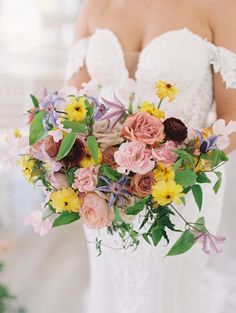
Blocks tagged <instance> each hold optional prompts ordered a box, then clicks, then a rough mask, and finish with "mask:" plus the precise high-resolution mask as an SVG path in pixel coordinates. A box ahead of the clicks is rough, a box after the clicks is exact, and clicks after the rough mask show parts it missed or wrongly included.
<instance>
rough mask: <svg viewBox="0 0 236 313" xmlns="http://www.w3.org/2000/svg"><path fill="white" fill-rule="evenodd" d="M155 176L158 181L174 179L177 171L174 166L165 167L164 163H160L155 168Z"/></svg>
mask: <svg viewBox="0 0 236 313" xmlns="http://www.w3.org/2000/svg"><path fill="white" fill-rule="evenodd" d="M153 174H154V178H155V180H156V181H157V182H159V181H162V180H164V181H169V180H173V179H174V177H175V172H174V170H173V168H172V166H169V167H165V166H164V165H163V164H161V163H159V164H158V165H157V167H156V168H155V169H154V170H153Z"/></svg>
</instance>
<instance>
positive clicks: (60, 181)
mask: <svg viewBox="0 0 236 313" xmlns="http://www.w3.org/2000/svg"><path fill="white" fill-rule="evenodd" d="M49 179H50V183H51V185H52V186H53V187H54V188H56V189H64V188H67V187H68V182H67V179H66V175H65V174H62V173H54V175H52V176H51V177H50V178H49Z"/></svg>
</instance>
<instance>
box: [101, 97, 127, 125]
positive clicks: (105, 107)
mask: <svg viewBox="0 0 236 313" xmlns="http://www.w3.org/2000/svg"><path fill="white" fill-rule="evenodd" d="M101 100H102V101H103V103H101V104H100V105H99V108H98V111H97V112H98V113H99V114H98V113H97V120H100V121H102V120H110V121H111V124H110V126H111V129H113V128H114V127H115V126H116V124H117V123H118V122H119V121H120V120H121V119H122V117H123V116H124V115H125V113H126V108H125V106H124V104H123V103H122V102H121V101H120V100H119V99H118V98H117V96H116V95H115V94H114V100H113V101H110V100H107V99H105V98H103V97H101ZM107 111H109V112H107Z"/></svg>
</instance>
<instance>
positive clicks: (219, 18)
mask: <svg viewBox="0 0 236 313" xmlns="http://www.w3.org/2000/svg"><path fill="white" fill-rule="evenodd" d="M210 2H213V3H212V6H211V9H210V10H209V11H210V12H211V13H210V14H211V27H212V30H213V34H214V44H216V45H217V46H220V47H225V48H227V49H229V50H231V51H232V52H234V53H235V60H234V62H233V64H234V65H233V64H230V66H231V65H232V67H234V68H232V73H233V75H234V76H235V78H234V79H235V83H236V67H235V66H236V19H235V12H236V2H235V0H227V1H221V0H216V1H210ZM214 94H215V99H216V107H217V117H218V118H222V119H224V120H226V121H227V122H228V121H230V120H234V121H236V89H226V88H225V84H224V82H223V80H222V77H221V75H220V74H215V77H214ZM235 148H236V134H235V133H234V134H233V135H231V144H230V146H229V148H228V149H227V151H226V152H227V153H229V152H230V151H232V150H233V149H235Z"/></svg>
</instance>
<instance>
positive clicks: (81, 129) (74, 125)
mask: <svg viewBox="0 0 236 313" xmlns="http://www.w3.org/2000/svg"><path fill="white" fill-rule="evenodd" d="M62 124H63V126H64V127H65V128H66V129H71V130H72V131H73V132H74V133H77V134H79V133H85V132H86V130H87V126H86V125H85V124H84V123H80V122H71V121H67V120H65V121H63V122H62Z"/></svg>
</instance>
